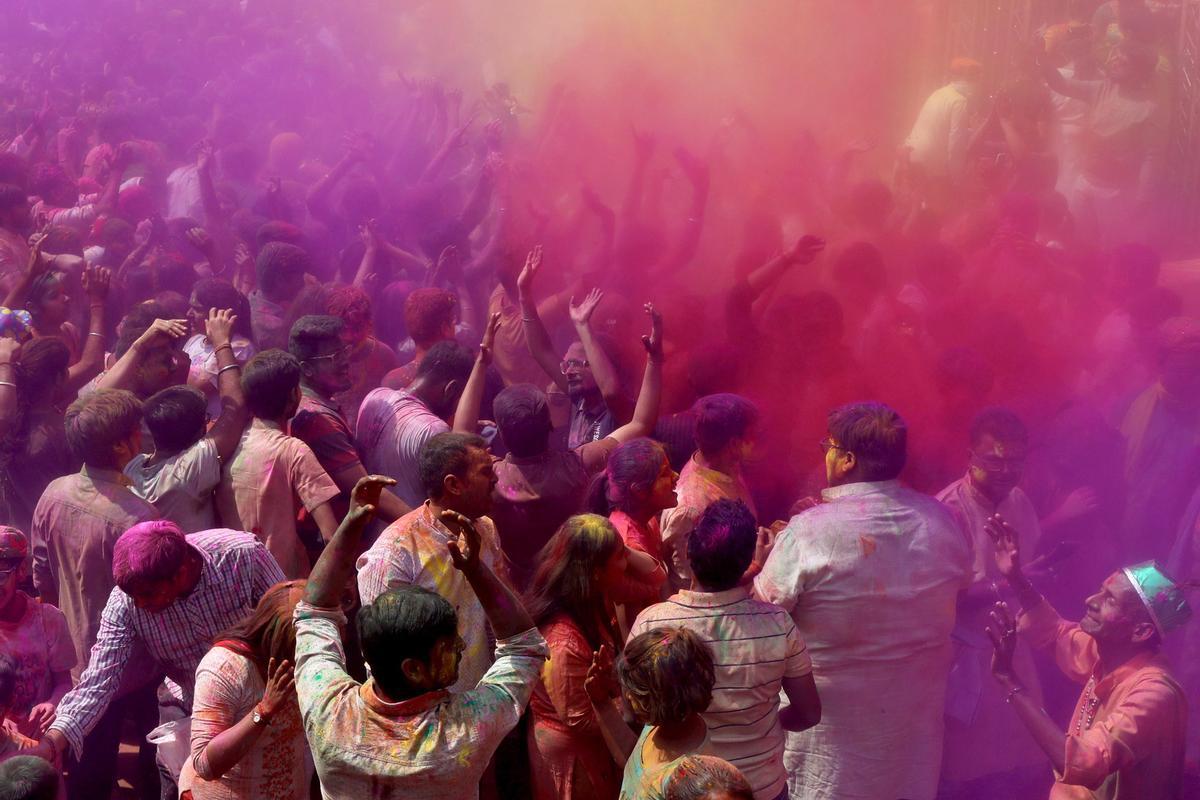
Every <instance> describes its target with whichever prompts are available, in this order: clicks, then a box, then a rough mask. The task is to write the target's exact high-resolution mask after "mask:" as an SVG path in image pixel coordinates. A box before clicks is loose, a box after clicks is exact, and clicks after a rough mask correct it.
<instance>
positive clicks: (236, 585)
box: [51, 529, 284, 755]
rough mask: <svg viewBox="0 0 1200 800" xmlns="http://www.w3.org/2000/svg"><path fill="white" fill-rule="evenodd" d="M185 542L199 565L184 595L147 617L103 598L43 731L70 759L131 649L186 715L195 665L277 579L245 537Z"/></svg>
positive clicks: (124, 600)
mask: <svg viewBox="0 0 1200 800" xmlns="http://www.w3.org/2000/svg"><path fill="white" fill-rule="evenodd" d="M187 540H188V543H189V544H191V545H192V547H194V548H195V549H196V550H197V552H199V553H200V557H201V558H202V559H203V561H204V563H203V566H202V567H201V570H200V581H199V583H197V584H196V588H195V589H193V590H192V593H191V594H189V595H188V596H187V597H184V598H182V599H180V600H177V601H175V602H174V603H173V604H171V605H170V606H168V607H167V609H166V610H164V611H161V612H159V613H151V612H149V611H142V610H141V609H139V608H137V607H136V606H134V604H133V600H132V598H130V597H129V595H127V594H125V592H123V591H121V589H120V588H115V589H113V590H112V594H110V595H109V596H108V604H107V605H106V606H105V607H104V613H103V614H101V616H100V633H99V634H98V635H97V637H96V645H95V647H94V648H93V649H92V658H91V661H90V662H89V663H88V668H87V669H86V670H84V673H83V677H82V678H80V680H79V684H78V685H77V686H76V687H75V688H74V689H72V690H71V691H70V692H68V693H67V696H66V697H64V698H63V699H62V702H61V703H59V706H58V716H57V718H56V719H55V720H54V724H53V725H52V726H51V727H52V728H54V729H55V730H57V731H59V732H61V733H62V734H63V736H65V737H66V738H67V741H68V742H70V743H71V747H72V749H73V750H74V751H75V753H76V755H78V754H79V751H80V748H81V747H82V746H83V738H84V737H85V736H87V734H88V733H89V732H90V731H91V729H92V728H93V727H95V725H96V722H97V721H98V720H99V719H100V716H101V715H102V714H103V713H104V711H105V710H106V709H107V708H108V704H109V703H110V702H111V701H112V699H113V696H114V695H115V693H116V691H117V687H118V686H119V685H120V683H121V677H122V675H123V673H124V671H125V667H126V665H127V664H128V663H129V661H130V656H131V654H132V653H133V652H134V650H135V648H136V646H137V645H141V646H142V647H144V648H145V649H146V650H147V651H149V653H150V655H151V656H153V657H154V658H155V659H157V660H158V661H159V662H160V663H161V664H162V665H163V667H164V668H165V669H166V672H167V676H168V677H167V690H168V691H169V692H170V694H171V696H172V697H175V698H177V699H179V700H182V701H183V703H184V704H185V705H186V706H187V707H188V708H189V709H190V708H191V705H192V688H193V686H194V683H195V679H196V667H197V666H198V665H199V664H200V659H202V658H203V657H204V654H205V653H207V652H208V651H209V648H211V647H212V642H213V639H214V638H215V637H216V636H217V634H219V633H220V632H221V631H223V630H225V629H227V628H229V627H230V626H231V625H233V624H234V623H237V622H240V621H241V620H242V619H243V618H244V617H245V616H246V615H247V614H249V613H250V612H251V611H252V610H253V609H254V607H255V606H256V605H258V600H259V598H261V597H262V596H263V594H264V593H265V592H266V591H267V589H269V588H271V587H272V586H274V585H275V584H276V583H279V582H280V581H282V580H284V576H283V571H282V570H280V569H279V565H278V564H277V563H275V559H274V558H272V557H271V554H270V553H268V552H267V550H266V548H265V547H263V545H262V542H260V541H258V539H256V538H255V537H254V536H253V535H252V534H249V533H243V532H241V531H231V530H226V529H217V530H212V531H204V532H202V533H196V534H192V535H191V536H189V537H187Z"/></svg>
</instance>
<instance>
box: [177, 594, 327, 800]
mask: <svg viewBox="0 0 1200 800" xmlns="http://www.w3.org/2000/svg"><path fill="white" fill-rule="evenodd" d="M305 583H306V581H284V582H283V583H277V584H275V585H274V586H272V587H271V588H270V589H268V590H267V592H266V593H265V594H264V595H263V596H262V599H261V600H259V601H258V606H257V607H256V608H255V609H254V611H253V612H252V613H251V614H250V616H248V617H247V618H246V619H245V620H243V621H242V622H241V623H240V624H238V625H236V626H235V627H233V628H232V629H230V630H228V631H226V632H225V633H223V634H221V635H220V636H218V637H217V639H216V641H215V642H214V643H213V647H212V649H211V650H209V651H208V653H207V654H206V655H205V656H204V658H203V659H202V660H201V661H200V666H199V667H198V668H197V669H196V689H195V693H194V699H193V703H192V733H191V743H192V746H191V755H190V756H189V757H188V759H187V761H186V762H185V763H184V766H183V770H182V772H181V774H180V776H179V788H180V797H181V798H185V800H186V799H187V798H190V800H280V798H285V797H286V798H292V797H307V796H308V790H309V785H310V783H311V782H312V776H313V766H312V761H311V759H310V757H309V755H308V745H307V743H306V741H305V738H304V727H303V725H302V723H301V720H300V705H299V703H298V702H297V700H296V692H295V686H294V684H293V683H292V679H293V678H292V667H293V664H294V663H295V660H296V628H295V625H294V624H293V622H292V612H293V611H295V609H296V603H297V602H299V601H300V600H301V599H303V597H304V587H305Z"/></svg>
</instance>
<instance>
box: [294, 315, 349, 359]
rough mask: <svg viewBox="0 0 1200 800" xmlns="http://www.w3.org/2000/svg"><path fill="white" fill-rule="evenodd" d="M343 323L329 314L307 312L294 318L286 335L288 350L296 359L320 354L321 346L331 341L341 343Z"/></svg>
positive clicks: (336, 343)
mask: <svg viewBox="0 0 1200 800" xmlns="http://www.w3.org/2000/svg"><path fill="white" fill-rule="evenodd" d="M345 325H346V324H345V323H344V322H342V321H341V320H340V319H338V318H337V317H335V316H331V315H329V314H307V315H305V316H303V317H301V318H300V319H298V320H296V322H295V324H294V325H292V331H291V333H290V334H289V335H288V352H289V353H291V354H292V355H293V356H295V357H296V360H297V361H307V360H308V359H310V358H312V357H313V356H317V355H320V354H321V347H322V346H323V345H326V344H329V343H330V342H332V343H333V344H335V345H338V344H340V343H341V339H340V336H341V333H342V328H344V327H345Z"/></svg>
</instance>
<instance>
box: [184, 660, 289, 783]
mask: <svg viewBox="0 0 1200 800" xmlns="http://www.w3.org/2000/svg"><path fill="white" fill-rule="evenodd" d="M225 683H226V680H225V679H224V678H223V676H221V675H219V674H213V675H205V674H204V668H203V667H202V668H201V671H200V674H199V675H198V676H197V681H196V699H195V707H194V708H193V712H192V749H193V751H196V750H197V749H199V752H196V753H195V756H194V760H193V762H192V764H193V766H194V767H195V769H196V775H198V776H199V777H200V778H202V779H203V780H206V781H212V780H216V779H218V778H220V777H221V776H223V775H224V774H225V773H226V772H228V771H229V770H231V769H233V767H234V766H236V765H237V764H238V762H240V761H241V760H242V759H243V758H245V757H246V755H247V754H248V753H249V752H250V750H251V749H252V748H253V747H254V744H255V742H257V741H258V739H259V737H260V736H262V733H263V731H264V730H266V726H267V725H270V724H271V718H272V717H274V716H275V714H276V712H278V711H279V709H280V708H282V707H283V706H284V705H285V704H286V703H289V702H294V701H293V700H292V697H293V695H294V694H295V691H296V686H295V683H294V680H293V672H292V662H290V661H288V660H287V659H284V660H283V661H279V662H277V661H276V660H275V659H274V658H271V659H270V660H269V661H268V662H267V686H266V689H265V690H264V691H263V695H262V699H261V700H259V701H258V703H256V704H255V705H254V708H253V709H251V710H250V711H249V712H248V713H247V714H246V715H245V716H243V717H242V718H241V719H238V720H234V719H232V716H231V715H230V714H229V713H228V709H229V703H228V701H227V697H226V696H223V695H228V694H231V693H232V692H234V691H237V690H238V689H239V688H240V687H236V686H229V687H226V686H225V685H224V684H225ZM206 689H207V691H206ZM222 690H224V691H222ZM210 695H211V696H210ZM255 715H258V716H259V717H260V718H261V719H262V720H263V721H262V722H255V721H254V717H255Z"/></svg>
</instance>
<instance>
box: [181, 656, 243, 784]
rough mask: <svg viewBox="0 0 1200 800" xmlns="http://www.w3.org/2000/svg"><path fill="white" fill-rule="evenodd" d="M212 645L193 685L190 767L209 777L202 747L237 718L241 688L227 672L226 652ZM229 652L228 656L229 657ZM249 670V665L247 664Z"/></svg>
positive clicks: (204, 777)
mask: <svg viewBox="0 0 1200 800" xmlns="http://www.w3.org/2000/svg"><path fill="white" fill-rule="evenodd" d="M223 650H224V648H218V647H214V648H213V649H212V650H209V651H208V654H207V655H205V656H204V658H203V659H202V660H201V661H200V666H199V667H198V668H197V669H196V688H195V690H194V693H193V695H192V732H191V757H192V759H193V760H192V768H193V769H195V770H196V775H197V776H199V777H200V778H202V779H204V780H206V781H210V780H213V777H214V776H213V773H212V769H211V768H210V767H209V764H208V756H207V755H206V752H205V750H206V748H207V747H208V743H209V742H211V741H212V740H213V739H214V738H215V737H216V736H217V735H218V734H220V733H222V732H224V731H227V730H229V729H230V728H232V727H233V726H234V725H236V724H237V723H238V722H239V721H240V720H241V715H240V714H239V713H238V709H240V708H242V706H243V705H244V702H245V701H244V697H243V695H244V694H245V687H244V686H242V685H240V684H238V683H236V682H235V681H234V680H233V679H232V677H233V676H231V675H230V674H229V673H230V672H231V667H232V663H231V658H229V657H227V656H226V655H225V654H226V653H229V651H227V650H224V652H222V651H223ZM232 655H233V654H232V653H229V656H232ZM251 669H253V667H251Z"/></svg>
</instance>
